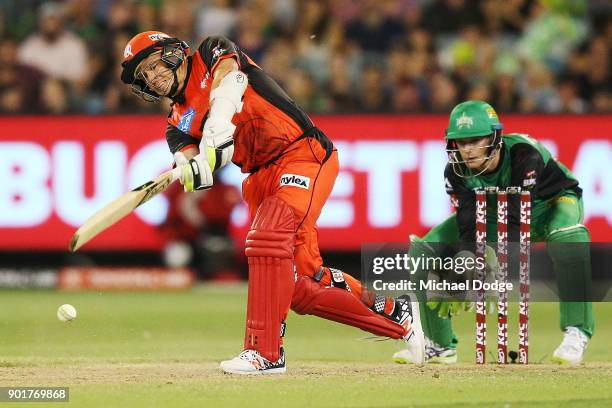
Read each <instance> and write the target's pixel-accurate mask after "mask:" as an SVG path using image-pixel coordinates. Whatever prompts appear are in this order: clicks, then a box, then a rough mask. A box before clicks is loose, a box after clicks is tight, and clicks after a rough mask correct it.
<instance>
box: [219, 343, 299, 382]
mask: <svg viewBox="0 0 612 408" xmlns="http://www.w3.org/2000/svg"><path fill="white" fill-rule="evenodd" d="M219 368H221V370H223V371H224V372H225V373H228V374H242V375H258V374H282V373H284V372H285V371H287V368H286V367H285V350H284V349H283V348H282V347H281V349H280V358H279V359H278V361H276V362H274V363H273V362H271V361H270V360H268V359H267V358H265V357H263V356H262V355H261V354H259V352H258V351H255V350H244V351H243V352H242V353H240V354H239V355H238V357H234V358H233V359H231V360H225V361H222V362H221V365H219Z"/></svg>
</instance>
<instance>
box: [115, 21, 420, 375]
mask: <svg viewBox="0 0 612 408" xmlns="http://www.w3.org/2000/svg"><path fill="white" fill-rule="evenodd" d="M122 66H123V71H122V75H121V79H122V81H123V82H124V83H126V84H128V85H130V86H131V87H132V90H133V91H134V92H135V93H136V94H137V95H139V96H140V97H142V98H143V99H145V100H147V101H153V102H154V101H159V100H160V99H162V98H164V97H166V98H169V99H170V100H171V102H172V105H171V106H172V108H171V112H170V114H169V115H168V124H167V128H166V139H167V141H168V145H169V148H170V151H171V152H172V153H173V155H174V161H175V163H176V166H177V167H179V168H180V169H181V176H180V181H181V183H182V184H183V186H184V190H185V191H186V192H192V191H194V190H201V189H207V188H210V187H211V186H212V184H213V172H214V171H216V170H218V169H220V168H221V167H223V166H225V165H227V164H228V163H230V162H233V163H234V164H236V165H237V166H239V167H240V169H241V171H242V172H243V173H248V174H249V176H248V177H247V178H246V179H245V180H244V183H243V186H242V194H243V197H244V200H245V201H246V203H247V204H248V209H249V214H250V216H251V219H252V224H251V229H250V231H249V232H248V235H247V238H246V245H245V252H246V256H247V258H248V265H249V287H248V304H247V313H246V330H245V335H244V346H243V349H242V352H241V353H240V354H239V355H238V356H237V357H235V358H233V359H231V360H227V361H223V362H222V363H221V367H220V368H221V369H222V370H223V371H224V372H227V373H236V374H271V373H282V372H285V371H286V367H285V351H284V348H283V343H282V337H283V336H284V334H285V327H286V326H285V319H286V317H287V313H288V311H289V308H290V307H291V308H292V309H293V310H294V311H295V312H297V313H298V314H311V315H315V316H319V317H322V318H325V319H329V320H333V321H336V322H340V323H344V324H348V325H351V326H354V327H357V328H360V329H363V330H366V331H368V332H371V333H373V334H375V335H378V336H384V337H390V338H393V339H400V340H404V341H405V343H406V346H407V347H408V348H409V349H410V351H411V353H412V355H416V358H415V360H416V361H417V362H423V360H424V350H425V347H424V337H423V332H422V329H421V325H420V321H419V319H420V318H419V315H420V314H419V309H418V303H416V302H412V301H411V298H409V297H402V298H398V299H393V298H389V297H385V296H382V295H377V294H375V293H372V292H367V291H365V290H362V287H361V283H360V282H359V281H358V280H357V279H355V278H353V277H351V276H350V275H348V274H346V273H343V272H341V271H339V270H337V269H333V268H329V267H326V266H324V265H323V260H322V259H321V255H320V254H319V248H318V237H317V228H316V221H317V219H318V218H319V215H320V214H321V210H322V208H323V205H324V204H325V201H326V200H327V198H328V196H329V194H330V193H331V190H332V187H333V185H334V182H335V180H336V176H337V175H338V171H339V164H338V151H337V150H336V149H335V148H334V145H333V143H332V142H331V140H330V139H329V138H328V137H327V136H326V135H325V134H324V133H323V132H322V131H321V130H320V129H318V128H317V127H316V126H315V124H314V123H313V122H312V121H311V119H310V118H309V117H308V116H307V115H306V113H304V111H303V110H302V109H301V108H300V107H298V106H297V105H296V104H295V103H294V102H293V101H292V100H291V98H290V97H289V96H288V95H287V94H286V93H285V92H284V91H283V90H282V89H281V87H280V86H279V85H278V84H277V83H276V82H275V81H274V80H273V79H272V78H270V77H269V76H268V75H267V74H266V73H265V72H264V71H263V70H262V69H261V68H260V67H259V66H258V65H257V64H256V63H255V62H254V61H253V60H251V58H250V57H248V56H247V55H246V54H245V53H244V52H242V51H241V50H240V48H239V47H238V46H237V45H236V44H235V43H233V42H232V41H230V40H229V39H227V38H225V37H208V38H206V39H205V40H204V41H203V42H202V43H201V44H200V46H199V47H198V48H197V50H195V52H194V53H193V54H192V55H190V54H189V47H188V45H187V44H186V43H185V42H184V41H182V40H180V39H178V38H174V37H171V36H169V35H167V34H165V33H162V32H158V31H147V32H143V33H140V34H138V35H136V36H135V37H134V38H132V39H131V40H130V41H129V43H128V44H127V46H126V47H125V51H124V55H123V63H122Z"/></svg>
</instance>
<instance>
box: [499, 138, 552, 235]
mask: <svg viewBox="0 0 612 408" xmlns="http://www.w3.org/2000/svg"><path fill="white" fill-rule="evenodd" d="M510 163H511V165H512V170H511V171H512V172H511V175H510V185H511V186H517V187H520V188H521V190H523V191H525V190H527V191H530V192H531V202H532V203H533V201H534V200H535V199H536V198H538V197H539V190H540V188H539V187H540V184H541V183H540V182H541V179H542V173H543V171H544V166H545V163H544V158H543V157H542V155H541V154H540V152H538V150H537V149H536V148H534V147H533V146H531V145H529V144H527V143H519V144H516V145H514V146H512V149H511V150H510ZM519 218H520V200H519V199H518V197H511V198H509V199H508V221H509V223H510V224H512V225H518V224H519ZM514 229H516V228H514ZM514 229H512V228H510V232H509V239H510V240H511V241H514V240H515V239H516V237H517V236H518V235H516V236H515V232H513V230H514Z"/></svg>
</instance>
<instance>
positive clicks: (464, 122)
mask: <svg viewBox="0 0 612 408" xmlns="http://www.w3.org/2000/svg"><path fill="white" fill-rule="evenodd" d="M473 124H474V119H472V117H471V116H468V115H466V114H465V112H463V113H462V114H461V116H459V117H458V118H457V122H456V125H457V127H458V128H460V129H461V128H463V127H464V126H467V127H468V128H471V127H472V125H473Z"/></svg>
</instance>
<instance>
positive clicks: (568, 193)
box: [394, 101, 594, 364]
mask: <svg viewBox="0 0 612 408" xmlns="http://www.w3.org/2000/svg"><path fill="white" fill-rule="evenodd" d="M502 129H503V126H502V124H501V123H500V121H499V118H498V116H497V113H496V112H495V110H494V109H493V107H491V105H489V104H488V103H486V102H482V101H467V102H463V103H460V104H459V105H457V106H456V107H455V108H454V109H453V111H452V112H451V114H450V119H449V124H448V129H446V142H447V153H448V158H449V162H448V164H447V165H446V169H445V172H444V177H445V187H446V191H447V193H448V194H449V195H450V196H451V202H452V203H453V206H454V207H455V209H456V212H455V213H454V214H453V215H452V216H451V217H450V218H448V219H447V220H446V221H444V222H442V223H441V224H440V225H438V226H436V227H434V228H433V229H432V230H431V231H429V232H428V233H427V234H426V235H425V236H424V237H423V238H422V239H421V238H418V237H414V236H413V237H411V240H412V241H413V242H412V244H413V245H411V252H412V255H413V256H421V255H423V254H425V255H428V256H433V257H435V256H442V255H443V254H442V252H444V251H446V250H448V248H447V247H446V246H445V245H444V244H457V243H474V242H475V240H476V226H475V225H476V224H475V205H476V201H475V193H474V189H477V188H486V187H498V188H500V189H505V188H507V187H510V186H512V187H521V189H523V190H528V191H530V193H531V200H532V206H531V237H532V241H534V242H546V243H547V244H548V245H547V248H548V254H549V256H550V258H551V260H552V263H553V267H554V271H555V273H556V278H557V284H558V290H559V296H560V299H572V300H575V301H561V302H560V310H561V316H560V327H561V330H562V331H564V332H565V335H564V338H563V341H562V342H561V345H560V346H559V347H557V349H556V350H555V351H554V353H553V357H552V359H553V361H555V362H557V363H569V364H578V363H580V362H581V361H582V359H583V355H584V351H585V349H586V346H587V343H588V341H589V339H590V338H591V336H592V335H593V330H594V319H593V312H592V306H591V302H590V301H589V299H590V290H591V269H590V268H591V266H590V256H589V248H588V244H587V243H588V242H590V236H589V232H588V230H587V228H586V227H585V226H584V225H583V224H582V222H583V203H582V197H581V189H580V187H579V186H578V180H576V178H575V177H574V176H573V175H572V173H571V172H570V171H569V170H568V169H567V168H566V167H565V166H564V165H563V164H562V163H560V162H559V161H557V160H556V159H554V158H553V157H552V156H551V154H550V152H549V151H548V150H546V148H545V147H544V146H542V145H541V144H540V143H539V142H538V141H537V140H535V139H533V138H532V137H530V136H528V135H525V134H519V133H510V134H507V135H503V136H502ZM489 200H490V201H489V206H488V207H489V208H492V207H493V206H495V197H494V196H492V197H490V198H489ZM508 212H509V214H508V215H509V222H508V223H509V228H508V229H509V230H510V231H516V230H517V229H518V223H519V205H518V200H514V201H513V200H511V199H510V198H509V208H508ZM496 220H497V219H496V217H495V216H492V217H491V216H489V217H487V240H488V241H489V242H490V243H491V244H489V245H493V246H494V245H495V244H494V242H495V240H496V230H497V224H496ZM511 227H512V228H511ZM510 237H511V240H512V234H510ZM514 241H515V242H516V241H518V240H516V239H514ZM565 243H580V244H577V245H571V244H570V245H566V244H565ZM446 255H448V254H444V256H446ZM486 255H487V262H486V264H487V266H486V269H488V272H489V273H495V270H494V269H495V268H496V267H497V262H496V259H495V251H494V250H493V249H492V247H490V246H487V250H486ZM430 272H431V271H424V270H421V271H419V273H417V279H427V275H428V273H430ZM419 300H421V301H423V302H425V301H426V299H425V293H421V294H420V299H419ZM472 305H473V302H470V301H469V300H468V301H465V302H461V301H450V300H449V301H444V300H438V301H435V300H434V301H429V302H428V303H427V306H428V307H421V322H422V324H423V330H424V332H425V336H426V359H427V360H428V361H429V362H439V363H454V362H456V361H457V352H456V345H457V336H456V335H455V333H454V331H453V328H452V319H451V316H452V315H455V314H457V313H458V312H459V311H461V310H469V309H470V308H471V306H472ZM410 358H411V356H410V352H409V351H406V350H402V351H399V352H397V353H395V355H394V359H395V361H397V362H399V363H405V362H408V361H409V360H410Z"/></svg>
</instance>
